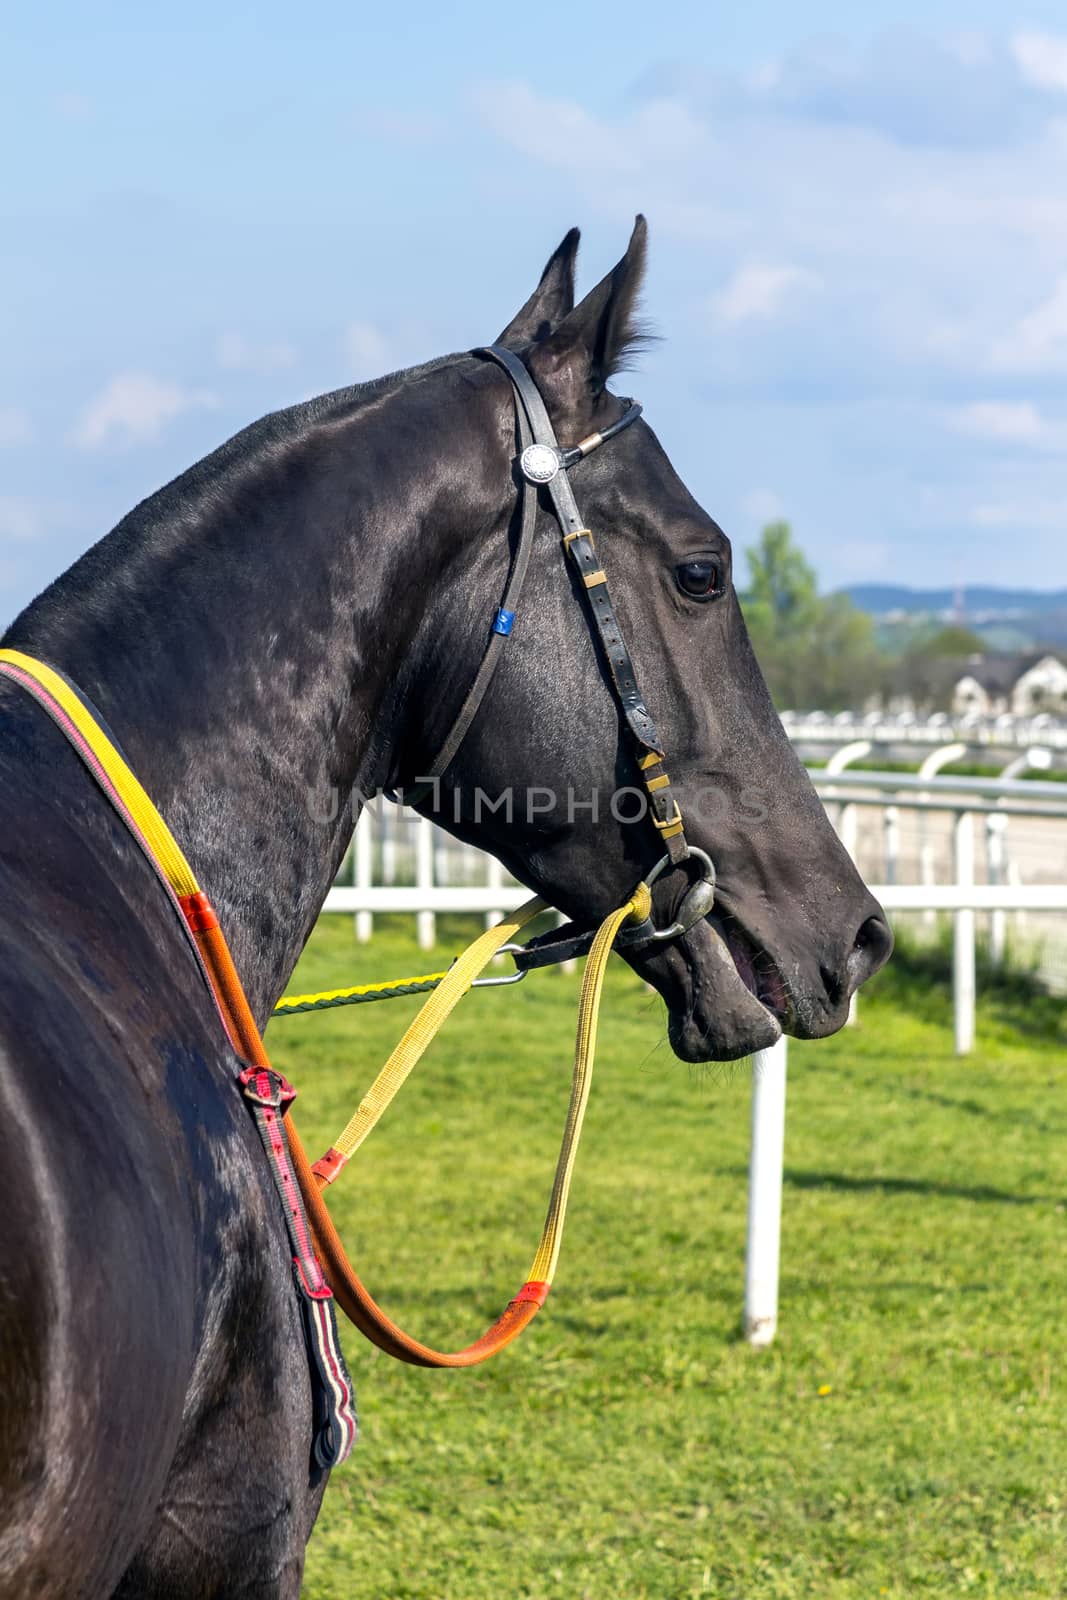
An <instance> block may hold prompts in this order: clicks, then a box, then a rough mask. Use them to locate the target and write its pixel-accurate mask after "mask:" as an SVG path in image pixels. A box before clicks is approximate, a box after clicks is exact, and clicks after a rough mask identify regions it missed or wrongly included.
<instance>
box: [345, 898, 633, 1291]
mask: <svg viewBox="0 0 1067 1600" xmlns="http://www.w3.org/2000/svg"><path fill="white" fill-rule="evenodd" d="M545 909H546V907H545V904H544V902H543V901H541V900H528V901H527V902H526V904H525V905H523V906H520V907H519V909H518V911H516V912H515V913H514V915H513V916H512V917H510V918H509V919H508V920H507V921H506V922H503V923H500V924H498V926H497V927H495V928H491V929H489V931H488V932H486V933H483V934H482V935H481V936H480V938H478V939H476V940H475V942H474V944H472V945H471V946H470V948H469V949H467V950H465V951H464V953H463V955H461V956H460V957H459V958H458V960H457V961H456V963H455V965H454V966H452V967H451V968H450V969H449V971H448V972H447V974H446V975H445V978H444V980H443V981H442V983H441V985H440V987H439V988H438V989H437V990H436V991H435V992H434V993H433V994H432V995H431V996H430V998H429V1000H427V1002H426V1004H425V1005H424V1006H423V1008H422V1010H421V1011H420V1012H419V1014H418V1016H417V1017H416V1018H415V1020H414V1022H413V1023H412V1024H411V1026H410V1027H409V1028H408V1030H407V1032H406V1033H405V1034H404V1037H403V1038H402V1039H401V1041H400V1043H399V1044H398V1045H397V1047H396V1049H395V1050H394V1051H393V1053H392V1055H391V1056H390V1057H389V1060H388V1061H387V1062H386V1064H385V1066H384V1067H383V1068H382V1070H381V1072H380V1073H379V1074H378V1076H377V1078H376V1079H375V1080H374V1082H373V1084H372V1085H371V1087H370V1088H369V1089H368V1091H367V1093H366V1094H365V1095H364V1097H363V1099H362V1100H361V1102H360V1104H359V1107H358V1109H357V1111H356V1113H355V1115H354V1116H353V1117H352V1119H351V1121H350V1122H349V1123H348V1126H347V1127H346V1128H345V1130H344V1132H343V1133H342V1134H341V1135H340V1136H339V1138H337V1139H336V1140H335V1141H334V1144H333V1146H332V1147H331V1148H332V1150H334V1151H337V1152H339V1153H340V1154H341V1155H342V1156H343V1157H344V1159H345V1161H347V1160H348V1159H349V1157H350V1156H351V1155H353V1154H354V1152H355V1151H356V1150H358V1149H359V1146H360V1145H361V1144H362V1143H363V1141H364V1139H366V1137H367V1135H368V1134H369V1133H370V1132H371V1130H372V1129H373V1128H374V1126H375V1125H376V1123H377V1122H378V1121H379V1120H380V1118H381V1116H382V1114H383V1112H384V1111H385V1110H386V1109H387V1107H388V1106H389V1105H390V1103H391V1102H392V1100H393V1099H394V1098H395V1096H396V1094H397V1092H398V1091H399V1090H400V1088H401V1087H402V1086H403V1084H404V1082H405V1080H406V1079H407V1077H408V1075H409V1074H410V1072H411V1070H412V1068H413V1067H414V1066H415V1065H416V1063H417V1062H418V1061H419V1060H420V1058H421V1057H422V1055H423V1054H424V1052H425V1050H426V1048H427V1046H428V1045H429V1044H430V1043H431V1041H432V1040H433V1038H434V1037H435V1035H436V1034H437V1033H438V1032H439V1030H440V1028H441V1026H442V1025H443V1023H444V1022H445V1020H446V1019H447V1017H448V1016H449V1015H450V1013H451V1012H452V1011H453V1010H454V1008H455V1007H456V1005H457V1004H458V1003H459V1001H460V999H461V998H462V997H463V995H464V994H466V993H467V991H468V990H469V988H470V986H471V983H472V982H473V980H474V979H475V978H476V977H477V976H478V974H479V973H480V972H481V971H482V968H483V967H485V966H486V965H487V964H488V962H489V961H490V960H491V959H492V957H493V955H494V954H495V953H496V950H497V949H498V948H499V947H500V945H502V944H505V943H507V942H508V940H509V939H510V938H511V937H512V936H513V935H514V934H516V933H517V932H518V931H519V930H520V929H521V928H522V927H524V926H525V924H526V923H527V922H529V921H531V920H532V919H533V918H534V917H536V916H537V915H538V914H539V913H540V912H542V911H544V910H545ZM651 909H652V895H651V893H650V891H649V889H648V886H647V885H646V884H644V883H641V884H638V886H637V888H636V889H635V890H634V892H633V895H632V896H631V898H630V899H629V900H628V901H627V902H626V904H625V905H622V906H619V908H618V909H617V910H616V911H613V912H611V914H610V916H608V917H606V918H605V919H604V921H603V922H602V923H601V925H600V927H599V928H598V929H597V932H596V936H595V938H594V939H593V943H592V947H591V948H590V951H589V957H588V960H587V961H586V964H585V973H584V975H583V978H582V991H581V998H580V1000H579V1002H578V1033H577V1039H576V1041H575V1051H574V1077H573V1080H572V1083H571V1098H570V1104H569V1105H568V1107H567V1120H566V1123H565V1124H564V1129H563V1139H562V1142H561V1144H560V1152H559V1159H558V1160H557V1162H556V1173H555V1178H554V1179H553V1183H552V1194H551V1196H550V1198H549V1202H548V1213H547V1215H546V1217H545V1225H544V1228H543V1229H542V1232H541V1241H540V1244H539V1245H538V1247H537V1254H536V1255H535V1256H534V1260H533V1265H532V1267H531V1268H530V1273H529V1278H528V1282H530V1283H536V1284H543V1285H546V1286H547V1285H548V1284H550V1283H551V1282H552V1279H553V1276H554V1274H555V1271H556V1263H557V1261H558V1259H559V1250H560V1244H561V1241H562V1238H563V1226H564V1222H565V1221H566V1215H567V1198H568V1196H569V1194H570V1187H571V1177H572V1175H573V1173H574V1163H575V1160H576V1158H577V1155H578V1142H579V1140H580V1139H581V1135H582V1123H583V1121H584V1119H585V1108H586V1106H587V1105H588V1103H589V1090H590V1086H591V1084H592V1081H593V1059H594V1056H595V1054H596V1039H597V1022H598V1019H599V1015H600V1001H601V996H602V994H603V990H604V974H605V972H606V970H607V965H608V957H609V956H610V955H611V947H612V945H613V944H614V943H615V937H616V935H617V934H618V931H619V929H620V928H621V927H622V925H623V923H624V922H626V921H628V920H629V919H630V918H633V920H634V921H636V922H643V921H644V919H645V918H646V917H647V916H648V915H649V913H650V912H651Z"/></svg>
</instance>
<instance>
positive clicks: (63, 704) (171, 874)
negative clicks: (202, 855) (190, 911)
mask: <svg viewBox="0 0 1067 1600" xmlns="http://www.w3.org/2000/svg"><path fill="white" fill-rule="evenodd" d="M3 662H6V663H7V664H8V665H9V666H12V667H15V668H17V670H18V671H19V672H22V673H24V674H25V675H26V677H28V678H32V679H33V680H34V682H35V683H39V684H40V686H41V688H42V689H44V690H46V691H47V693H48V694H50V695H51V696H52V698H53V700H55V701H57V703H58V704H59V706H60V709H61V710H62V711H63V713H64V714H65V715H66V716H67V717H68V718H69V719H70V721H71V722H72V723H73V724H74V726H75V728H76V729H77V731H78V733H79V734H80V736H81V738H82V739H83V740H84V741H85V743H86V744H87V745H88V746H89V749H90V750H91V751H92V753H93V755H94V756H95V757H96V760H97V761H98V762H99V764H100V766H101V768H102V769H103V771H104V774H105V775H106V777H107V779H108V781H109V782H110V784H111V786H112V788H113V789H114V790H115V792H116V794H117V795H118V797H119V799H120V800H121V801H122V804H123V805H124V806H125V807H126V810H127V811H128V812H129V813H130V816H131V817H132V819H133V821H134V823H135V824H136V826H137V829H138V831H139V832H140V833H141V834H142V835H143V837H144V839H145V841H146V843H147V845H148V848H149V850H150V851H151V852H152V855H153V856H154V857H155V859H156V861H157V862H158V863H159V865H160V867H161V868H162V870H163V873H164V875H165V876H166V879H167V882H168V883H169V884H170V886H171V888H172V889H173V890H174V893H175V894H176V895H178V896H179V898H180V897H181V896H183V895H189V894H199V892H200V885H199V884H198V883H197V881H196V878H195V877H194V875H193V869H192V867H190V865H189V863H188V861H186V859H185V857H184V856H183V855H182V853H181V851H180V850H179V848H178V846H177V844H176V843H175V840H174V835H173V834H172V833H171V831H170V829H169V828H168V827H167V824H166V823H165V822H164V821H163V818H162V817H161V816H160V814H159V812H158V811H157V810H156V808H155V806H154V805H153V804H152V801H151V800H150V799H149V798H148V795H147V794H146V793H145V791H144V789H142V787H141V785H140V783H138V781H137V779H136V778H135V777H134V775H133V773H132V772H131V771H130V769H129V767H128V766H127V765H126V763H125V761H124V760H123V759H122V757H121V756H120V755H119V753H118V751H117V750H116V749H115V746H114V745H113V744H112V743H111V740H110V739H109V738H108V736H107V734H106V733H105V732H104V731H103V729H102V728H101V727H100V726H99V725H98V724H97V722H96V720H95V718H94V717H93V715H92V713H91V712H90V711H87V710H86V708H85V706H84V705H83V704H82V702H81V700H79V698H78V696H77V695H76V694H75V693H74V691H73V689H72V688H71V687H70V685H69V684H68V683H67V682H66V680H65V679H64V678H61V677H60V675H59V673H58V672H54V671H53V670H52V668H51V667H49V666H46V665H45V663H44V662H43V661H37V660H35V659H34V657H33V656H27V655H23V653H22V651H21V650H0V663H3Z"/></svg>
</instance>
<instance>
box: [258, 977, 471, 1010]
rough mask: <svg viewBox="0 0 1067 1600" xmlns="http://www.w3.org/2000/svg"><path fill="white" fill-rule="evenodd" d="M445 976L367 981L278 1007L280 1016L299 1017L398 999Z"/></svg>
mask: <svg viewBox="0 0 1067 1600" xmlns="http://www.w3.org/2000/svg"><path fill="white" fill-rule="evenodd" d="M443 977H444V973H443V972H442V973H435V974H434V976H433V977H430V978H413V979H411V981H410V982H408V983H382V984H364V985H361V987H360V988H358V989H339V990H338V991H337V992H336V993H326V994H308V995H294V996H293V998H292V999H291V1000H287V999H285V998H284V997H283V998H282V999H281V1000H279V1001H278V1004H277V1005H276V1006H275V1007H274V1011H273V1013H272V1014H273V1015H274V1016H276V1017H295V1016H299V1015H300V1013H301V1012H303V1011H329V1010H330V1009H331V1008H332V1007H333V1006H361V1005H365V1004H369V1003H370V1001H372V1000H395V999H399V998H401V997H402V996H404V995H408V994H427V993H428V992H429V991H430V990H431V989H436V988H437V985H438V984H439V983H440V982H441V979H442V978H443Z"/></svg>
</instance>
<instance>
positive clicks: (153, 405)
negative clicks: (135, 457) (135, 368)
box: [72, 372, 218, 450]
mask: <svg viewBox="0 0 1067 1600" xmlns="http://www.w3.org/2000/svg"><path fill="white" fill-rule="evenodd" d="M217 404H218V400H217V399H216V397H215V395H213V394H211V393H210V392H209V391H208V390H206V389H187V388H184V387H183V386H182V385H181V384H177V383H170V382H168V381H167V380H166V379H163V378H154V377H152V375H151V374H150V373H146V372H120V373H118V374H117V375H116V376H115V377H114V378H112V379H111V380H110V382H109V383H107V384H105V385H104V387H103V389H101V391H100V393H99V394H98V395H96V396H94V398H93V399H92V400H90V402H89V404H88V405H87V406H86V407H85V410H84V411H83V412H82V414H81V416H80V417H79V419H78V421H77V423H76V425H75V428H74V432H73V434H72V438H73V441H74V443H75V444H76V445H78V446H79V448H80V449H82V450H99V449H100V448H101V447H102V446H104V445H106V444H108V443H110V442H112V441H115V442H117V443H119V444H144V443H147V442H148V441H149V440H151V439H155V438H157V437H158V435H159V434H160V433H161V432H162V431H163V429H164V428H165V427H166V425H167V423H168V422H172V421H173V420H174V418H175V417H180V416H181V415H182V414H183V413H184V412H186V411H200V410H207V409H211V408H212V407H214V406H216V405H217Z"/></svg>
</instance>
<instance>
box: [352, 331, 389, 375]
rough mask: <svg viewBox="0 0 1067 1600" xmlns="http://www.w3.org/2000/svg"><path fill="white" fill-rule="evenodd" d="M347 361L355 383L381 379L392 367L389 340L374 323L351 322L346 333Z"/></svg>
mask: <svg viewBox="0 0 1067 1600" xmlns="http://www.w3.org/2000/svg"><path fill="white" fill-rule="evenodd" d="M344 351H345V361H346V362H347V365H348V376H349V378H350V380H351V381H352V382H353V383H365V382H366V381H367V379H368V378H380V377H381V376H382V374H383V373H385V372H388V371H389V370H390V367H391V366H392V365H395V363H394V362H393V359H392V349H391V347H390V343H389V340H388V339H387V338H386V337H385V334H384V333H382V331H381V329H379V328H376V327H375V326H374V324H373V323H372V322H350V323H349V324H348V327H347V328H346V329H345V333H344Z"/></svg>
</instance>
